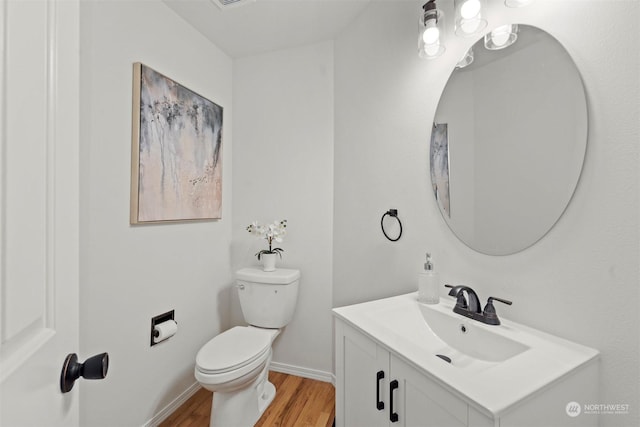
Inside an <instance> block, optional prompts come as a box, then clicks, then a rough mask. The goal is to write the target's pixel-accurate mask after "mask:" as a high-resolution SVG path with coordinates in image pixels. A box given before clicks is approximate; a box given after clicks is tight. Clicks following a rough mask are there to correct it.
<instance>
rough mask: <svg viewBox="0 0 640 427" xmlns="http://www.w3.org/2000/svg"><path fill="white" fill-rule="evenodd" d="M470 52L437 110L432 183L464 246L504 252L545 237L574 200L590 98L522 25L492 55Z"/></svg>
mask: <svg viewBox="0 0 640 427" xmlns="http://www.w3.org/2000/svg"><path fill="white" fill-rule="evenodd" d="M472 51H473V54H472V62H471V63H470V64H469V65H466V66H464V67H463V68H461V67H456V69H455V70H454V71H453V73H452V74H451V77H450V78H449V81H448V82H447V85H446V87H445V89H444V92H443V94H442V97H441V98H440V103H439V104H438V109H437V112H436V115H435V119H434V124H433V129H432V135H431V159H430V165H431V182H432V185H433V191H434V195H435V196H436V199H437V200H438V205H439V207H440V211H441V213H442V215H443V218H444V219H445V221H446V222H447V224H448V225H449V227H450V228H451V230H452V231H453V232H454V233H455V234H456V236H458V238H459V239H460V240H462V241H463V242H464V243H465V244H467V245H468V246H469V247H471V248H472V249H475V250H476V251H479V252H482V253H485V254H490V255H507V254H512V253H516V252H519V251H521V250H523V249H525V248H527V247H529V246H531V245H532V244H534V243H535V242H536V241H538V240H539V239H540V238H542V237H543V236H544V235H545V234H546V233H547V232H548V231H549V230H550V229H551V228H552V227H553V225H554V224H555V223H556V221H557V220H558V219H559V218H560V216H561V215H562V213H563V212H564V210H565V209H566V207H567V205H568V203H569V201H570V200H571V197H572V195H573V192H574V190H575V188H576V185H577V183H578V179H579V178H580V173H581V170H582V164H583V161H584V155H585V150H586V144H587V104H586V98H585V93H584V87H583V85H582V79H581V78H580V74H579V72H578V70H577V68H576V65H575V64H574V63H573V60H572V59H571V57H570V56H569V54H568V53H567V52H566V50H565V49H564V48H563V47H562V46H561V45H560V43H559V42H558V41H557V40H556V39H554V38H553V37H552V36H550V35H549V34H547V33H546V32H544V31H542V30H540V29H538V28H535V27H531V26H527V25H518V26H517V38H516V41H515V42H514V43H513V44H511V45H510V46H508V47H506V48H505V49H500V50H488V49H486V48H485V45H484V38H482V39H480V40H479V41H478V42H477V43H475V45H474V46H473V47H472ZM464 62H465V61H461V63H462V64H464ZM459 64H460V63H459Z"/></svg>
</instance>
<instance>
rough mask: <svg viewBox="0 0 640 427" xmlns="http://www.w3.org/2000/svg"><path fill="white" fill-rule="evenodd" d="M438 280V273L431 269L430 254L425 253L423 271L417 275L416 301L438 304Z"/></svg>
mask: <svg viewBox="0 0 640 427" xmlns="http://www.w3.org/2000/svg"><path fill="white" fill-rule="evenodd" d="M438 281H439V280H438V273H436V272H435V270H434V269H433V261H432V260H431V254H430V253H427V262H425V263H424V271H423V272H421V273H420V274H419V275H418V301H420V302H422V303H425V304H438V303H439V302H440V293H439V290H440V288H439V286H438Z"/></svg>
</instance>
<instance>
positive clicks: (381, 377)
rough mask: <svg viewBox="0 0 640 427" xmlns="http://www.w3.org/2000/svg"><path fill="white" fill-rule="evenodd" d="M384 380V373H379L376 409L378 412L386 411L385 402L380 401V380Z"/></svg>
mask: <svg viewBox="0 0 640 427" xmlns="http://www.w3.org/2000/svg"><path fill="white" fill-rule="evenodd" d="M383 378H384V371H378V372H377V373H376V408H378V411H382V410H383V409H384V402H383V401H381V400H380V380H381V379H383Z"/></svg>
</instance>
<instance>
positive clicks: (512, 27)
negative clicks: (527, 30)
mask: <svg viewBox="0 0 640 427" xmlns="http://www.w3.org/2000/svg"><path fill="white" fill-rule="evenodd" d="M516 40H518V25H517V24H508V25H502V26H500V27H497V28H496V29H494V30H493V31H491V32H490V33H488V34H485V36H484V47H486V48H487V49H489V50H499V49H504V48H506V47H508V46H511V45H512V44H514V43H515V42H516Z"/></svg>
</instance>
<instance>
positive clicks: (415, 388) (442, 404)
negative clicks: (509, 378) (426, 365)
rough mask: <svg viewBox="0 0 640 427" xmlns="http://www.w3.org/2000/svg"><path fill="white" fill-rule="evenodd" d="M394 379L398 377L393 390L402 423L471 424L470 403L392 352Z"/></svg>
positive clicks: (432, 426) (424, 426)
mask: <svg viewBox="0 0 640 427" xmlns="http://www.w3.org/2000/svg"><path fill="white" fill-rule="evenodd" d="M391 372H392V375H393V378H392V380H397V381H398V388H397V390H395V391H393V393H394V394H393V408H390V410H391V411H393V412H394V413H397V414H398V422H396V423H392V424H391V426H402V427H463V426H467V421H468V406H467V404H466V403H465V402H464V401H462V400H460V399H458V398H457V397H456V396H454V395H453V394H451V393H449V392H448V391H446V390H444V389H443V388H442V387H441V386H439V385H438V384H437V383H435V382H434V381H432V380H430V379H429V378H427V377H426V376H425V375H424V374H422V373H420V372H419V371H417V370H416V369H414V368H412V367H411V366H409V365H407V364H406V363H404V362H403V361H402V360H400V359H398V358H397V357H395V356H393V355H391Z"/></svg>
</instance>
